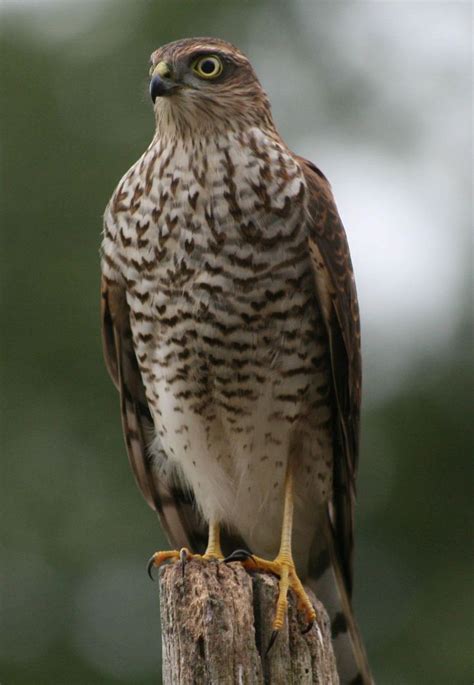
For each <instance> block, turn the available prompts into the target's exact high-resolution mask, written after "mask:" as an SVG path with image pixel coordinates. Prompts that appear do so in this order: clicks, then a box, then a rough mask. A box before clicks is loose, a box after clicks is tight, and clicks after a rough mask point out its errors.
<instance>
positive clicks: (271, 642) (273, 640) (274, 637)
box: [265, 630, 279, 656]
mask: <svg viewBox="0 0 474 685" xmlns="http://www.w3.org/2000/svg"><path fill="white" fill-rule="evenodd" d="M278 632H279V631H278V630H274V631H273V632H272V636H271V638H270V642H269V643H268V647H267V651H266V652H265V656H268V653H269V652H270V650H271V648H272V647H273V645H274V644H275V640H276V639H277V637H278Z"/></svg>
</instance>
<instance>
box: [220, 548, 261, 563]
mask: <svg viewBox="0 0 474 685" xmlns="http://www.w3.org/2000/svg"><path fill="white" fill-rule="evenodd" d="M248 559H252V561H253V562H254V563H255V559H254V557H253V556H252V555H251V554H250V552H248V551H247V550H246V549H236V550H234V551H233V552H232V554H229V556H228V557H226V558H225V559H223V561H224V563H225V564H228V563H229V562H230V561H247V560H248Z"/></svg>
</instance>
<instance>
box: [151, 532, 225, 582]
mask: <svg viewBox="0 0 474 685" xmlns="http://www.w3.org/2000/svg"><path fill="white" fill-rule="evenodd" d="M223 558H224V555H223V554H222V550H221V543H220V526H219V523H217V521H214V520H211V521H210V523H209V537H208V541H207V548H206V551H205V552H204V554H193V552H190V550H189V549H188V548H187V547H183V548H182V549H180V550H177V549H171V550H167V551H165V552H155V554H154V555H153V556H152V557H151V559H150V560H149V561H148V566H147V570H148V575H149V576H150V577H151V578H152V575H151V570H152V568H153V567H154V566H161V565H162V564H164V563H165V561H170V560H174V561H180V562H181V564H182V566H183V569H184V564H185V563H186V561H189V560H191V559H200V560H203V561H207V560H209V559H219V560H222V559H223Z"/></svg>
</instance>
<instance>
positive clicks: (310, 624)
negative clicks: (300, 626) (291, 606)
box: [301, 620, 314, 635]
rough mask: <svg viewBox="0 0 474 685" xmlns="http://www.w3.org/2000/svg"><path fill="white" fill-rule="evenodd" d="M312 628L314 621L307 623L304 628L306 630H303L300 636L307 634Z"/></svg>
mask: <svg viewBox="0 0 474 685" xmlns="http://www.w3.org/2000/svg"><path fill="white" fill-rule="evenodd" d="M313 626H314V620H313V621H310V622H309V623H308V625H307V626H306V628H305V629H304V630H302V631H301V635H306V633H309V631H310V630H311V628H312V627H313Z"/></svg>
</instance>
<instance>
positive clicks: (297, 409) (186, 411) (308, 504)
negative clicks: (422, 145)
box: [102, 38, 372, 683]
mask: <svg viewBox="0 0 474 685" xmlns="http://www.w3.org/2000/svg"><path fill="white" fill-rule="evenodd" d="M150 77H151V82H150V94H151V98H152V101H153V106H154V114H155V119H156V132H155V135H154V137H153V140H152V141H151V143H150V145H149V146H148V148H147V149H146V151H145V152H144V153H143V155H142V156H141V157H140V158H139V160H138V161H137V162H136V163H135V164H134V165H133V166H132V167H131V168H130V170H129V171H127V173H126V174H125V176H124V177H123V178H122V179H121V181H120V182H119V184H118V186H117V189H116V190H115V192H114V193H113V195H112V198H111V200H110V202H109V204H108V206H107V209H106V212H105V221H104V232H103V243H102V332H103V343H104V351H105V359H106V364H107V367H108V370H109V373H110V375H111V377H112V379H113V381H114V383H115V385H116V386H117V388H118V390H119V392H120V403H121V404H120V406H121V414H122V424H123V430H124V434H125V441H126V445H127V450H128V454H129V458H130V462H131V465H132V469H133V472H134V474H135V478H136V480H137V483H138V485H139V487H140V489H141V491H142V493H143V495H144V497H145V499H146V500H147V502H148V504H149V505H150V506H151V507H152V508H153V509H155V510H156V511H157V512H158V514H159V515H160V518H161V522H162V525H163V528H164V529H165V531H166V533H167V536H168V538H169V540H170V543H171V545H172V546H173V547H175V548H176V549H173V550H170V551H167V552H157V553H156V554H155V555H154V556H153V557H152V559H151V565H159V564H161V563H162V562H163V561H164V560H167V559H177V558H179V556H180V552H179V551H178V550H179V549H180V548H185V549H187V550H188V555H189V556H193V555H194V556H196V555H197V556H198V557H200V558H203V559H208V558H214V557H216V558H218V559H223V558H224V557H225V556H226V555H229V554H230V556H227V557H226V561H233V560H236V559H238V560H242V562H243V563H244V564H245V565H246V566H247V567H248V568H259V569H263V570H267V571H271V572H272V573H275V574H277V575H278V576H279V577H280V582H279V588H280V589H279V597H278V602H277V607H276V611H275V617H274V621H273V628H274V631H275V632H274V635H276V633H277V631H278V630H279V629H280V628H281V626H282V624H283V621H284V618H285V612H286V597H287V592H288V590H289V588H291V589H292V590H293V591H294V592H295V593H296V594H297V595H298V598H299V601H300V606H301V607H302V608H303V610H304V613H305V616H306V619H307V625H308V627H310V626H311V623H312V621H313V619H314V616H315V614H314V609H313V607H312V605H311V602H310V601H309V599H308V597H307V595H306V592H305V590H304V588H303V585H302V582H305V583H306V584H308V585H309V586H311V587H313V588H314V589H315V591H316V592H317V594H318V596H319V597H320V599H321V600H322V602H323V603H324V604H325V606H326V608H327V610H328V612H329V614H330V617H331V621H332V631H333V638H334V646H335V652H336V658H337V661H338V669H339V673H340V678H341V682H343V683H370V682H372V681H371V676H370V672H369V668H368V665H367V661H366V657H365V653H364V649H363V645H362V642H361V639H360V636H359V632H358V629H357V626H356V623H355V620H354V617H353V613H352V609H351V603H350V595H351V588H352V556H353V529H354V497H355V476H356V468H357V456H358V442H359V412H360V395H361V361H360V334H359V312H358V303H357V295H356V288H355V284H354V276H353V270H352V265H351V259H350V254H349V248H348V244H347V239H346V235H345V232H344V228H343V226H342V223H341V220H340V218H339V216H338V213H337V209H336V206H335V204H334V200H333V197H332V194H331V189H330V185H329V183H328V181H327V179H326V178H325V176H324V175H323V173H322V172H321V171H320V170H319V169H318V168H317V167H316V166H315V165H314V164H312V163H311V162H309V161H307V160H306V159H303V158H302V157H299V156H298V155H295V154H294V153H293V152H291V151H290V150H289V148H288V147H287V145H286V144H285V142H284V141H283V140H282V138H281V137H280V135H279V134H278V131H277V130H276V128H275V124H274V122H273V119H272V114H271V109H270V104H269V101H268V98H267V96H266V94H265V92H264V91H263V89H262V87H261V85H260V83H259V81H258V79H257V77H256V75H255V73H254V70H253V68H252V66H251V64H250V62H249V61H248V59H247V58H246V57H245V56H244V55H243V54H242V53H241V52H240V51H239V50H238V49H236V48H235V47H234V46H232V45H230V44H229V43H227V42H225V41H222V40H218V39H215V38H194V39H185V40H179V41H176V42H173V43H170V44H168V45H165V46H164V47H162V48H160V49H158V50H156V52H154V53H153V54H152V57H151V69H150ZM206 539H207V543H206ZM236 547H239V548H245V549H246V550H249V551H250V553H251V555H252V556H250V553H249V552H245V553H244V552H242V551H237V552H235V551H234V553H232V552H233V550H235V548H236Z"/></svg>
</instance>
